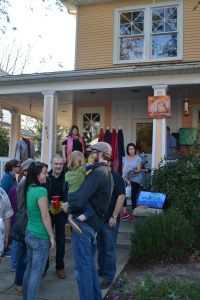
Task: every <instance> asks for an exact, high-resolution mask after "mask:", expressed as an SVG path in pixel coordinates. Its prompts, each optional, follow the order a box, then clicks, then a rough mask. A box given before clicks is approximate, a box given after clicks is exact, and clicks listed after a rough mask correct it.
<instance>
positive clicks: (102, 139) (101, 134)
mask: <svg viewBox="0 0 200 300" xmlns="http://www.w3.org/2000/svg"><path fill="white" fill-rule="evenodd" d="M104 141H105V134H104V131H103V128H102V127H101V129H100V132H99V135H98V142H104Z"/></svg>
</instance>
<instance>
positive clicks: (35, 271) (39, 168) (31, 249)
mask: <svg viewBox="0 0 200 300" xmlns="http://www.w3.org/2000/svg"><path fill="white" fill-rule="evenodd" d="M47 176H48V173H47V165H46V164H44V163H41V162H33V163H31V164H30V166H29V168H28V173H27V177H26V183H25V188H24V194H25V197H26V209H27V215H28V224H27V228H26V235H25V241H26V246H27V258H28V264H27V268H26V271H25V274H24V278H23V300H35V299H37V293H38V289H39V284H40V281H41V277H42V273H43V271H44V269H45V266H46V262H47V258H48V254H49V248H54V247H55V244H56V243H55V239H54V234H53V230H52V226H51V219H50V216H49V211H48V201H47V190H46V188H44V187H43V185H44V184H45V183H46V178H47Z"/></svg>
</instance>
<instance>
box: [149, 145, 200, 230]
mask: <svg viewBox="0 0 200 300" xmlns="http://www.w3.org/2000/svg"><path fill="white" fill-rule="evenodd" d="M199 187H200V148H199V146H198V147H196V148H193V149H192V152H191V153H190V154H188V155H186V156H181V157H180V158H179V160H177V161H176V162H173V163H167V164H166V165H164V166H162V167H160V168H159V169H156V170H155V172H154V174H153V176H151V177H150V180H149V183H148V187H147V188H148V190H150V191H154V192H161V193H166V194H167V207H172V208H175V209H177V210H179V211H180V212H181V214H182V215H184V216H185V217H186V218H187V219H188V220H190V221H191V222H192V223H193V224H194V225H195V227H196V229H198V227H199V220H200V188H199Z"/></svg>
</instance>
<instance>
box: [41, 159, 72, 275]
mask: <svg viewBox="0 0 200 300" xmlns="http://www.w3.org/2000/svg"><path fill="white" fill-rule="evenodd" d="M51 166H52V169H51V171H50V172H49V176H48V177H47V191H48V199H49V203H51V199H52V197H53V196H59V197H60V200H61V201H63V200H64V195H63V185H64V180H65V175H64V170H63V166H64V160H63V158H62V157H61V156H60V155H59V154H56V155H54V156H53V157H52V160H51ZM50 217H51V222H52V227H53V228H54V227H55V232H56V272H57V276H58V278H60V279H64V278H65V272H64V255H65V224H66V221H67V218H66V214H65V213H64V212H63V211H61V212H60V213H58V214H56V213H54V212H50ZM48 265H49V260H48V262H47V266H46V269H45V272H46V270H47V269H48Z"/></svg>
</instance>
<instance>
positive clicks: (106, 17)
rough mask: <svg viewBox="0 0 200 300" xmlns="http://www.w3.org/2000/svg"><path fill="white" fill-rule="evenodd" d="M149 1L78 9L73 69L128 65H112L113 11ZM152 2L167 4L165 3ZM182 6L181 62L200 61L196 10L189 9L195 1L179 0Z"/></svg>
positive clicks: (122, 1) (132, 0) (124, 0)
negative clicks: (74, 66) (181, 1)
mask: <svg viewBox="0 0 200 300" xmlns="http://www.w3.org/2000/svg"><path fill="white" fill-rule="evenodd" d="M152 2H153V1H152V0H151V1H147V0H120V1H113V2H111V3H102V4H95V5H83V6H80V7H79V10H78V27H77V45H76V46H77V51H76V69H77V70H78V69H96V68H107V67H119V66H127V65H128V66H131V64H130V63H128V64H126V65H122V64H120V65H119V64H117V65H113V41H114V9H115V8H119V7H126V6H134V5H138V4H143V3H152ZM155 2H167V0H165V1H162V0H160V1H158V0H156V1H155ZM169 2H170V1H169ZM183 3H184V5H183V7H184V11H183V27H184V40H183V43H184V44H183V61H187V62H189V61H196V60H200V51H199V49H200V30H199V28H200V8H198V9H197V11H194V10H193V8H194V6H195V5H196V3H197V1H196V0H190V1H188V0H183ZM173 63H174V62H173Z"/></svg>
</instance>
